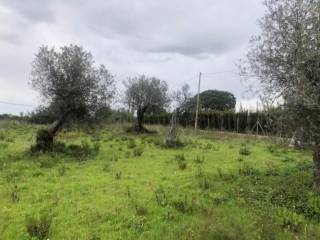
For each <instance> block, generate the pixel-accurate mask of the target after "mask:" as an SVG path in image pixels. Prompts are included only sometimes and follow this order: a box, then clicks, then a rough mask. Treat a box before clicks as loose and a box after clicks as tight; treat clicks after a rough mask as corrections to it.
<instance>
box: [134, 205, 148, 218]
mask: <svg viewBox="0 0 320 240" xmlns="http://www.w3.org/2000/svg"><path fill="white" fill-rule="evenodd" d="M135 210H136V214H137V215H138V216H145V215H147V213H148V209H147V208H146V207H145V206H144V205H142V204H138V203H136V204H135Z"/></svg>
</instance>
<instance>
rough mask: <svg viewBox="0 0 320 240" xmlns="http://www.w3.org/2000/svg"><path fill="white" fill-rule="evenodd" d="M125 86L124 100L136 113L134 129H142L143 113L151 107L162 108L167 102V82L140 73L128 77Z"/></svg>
mask: <svg viewBox="0 0 320 240" xmlns="http://www.w3.org/2000/svg"><path fill="white" fill-rule="evenodd" d="M125 86H126V91H125V102H127V103H128V105H129V106H131V108H132V109H133V110H135V111H136V114H137V122H136V123H135V125H134V129H135V130H136V131H137V132H141V131H143V130H144V128H143V117H144V114H145V113H146V112H147V111H150V110H152V109H163V108H165V107H166V106H167V104H168V103H169V97H168V86H167V83H166V82H165V81H161V80H159V79H157V78H154V77H151V78H149V77H146V76H144V75H141V76H139V77H135V78H130V79H129V80H128V81H127V82H126V83H125Z"/></svg>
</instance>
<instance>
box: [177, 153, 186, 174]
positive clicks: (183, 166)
mask: <svg viewBox="0 0 320 240" xmlns="http://www.w3.org/2000/svg"><path fill="white" fill-rule="evenodd" d="M175 160H176V161H177V163H178V167H179V169H181V170H184V169H186V168H187V163H186V159H185V157H184V154H183V153H182V154H176V155H175Z"/></svg>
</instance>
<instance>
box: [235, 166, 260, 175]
mask: <svg viewBox="0 0 320 240" xmlns="http://www.w3.org/2000/svg"><path fill="white" fill-rule="evenodd" d="M238 172H239V175H240V176H251V175H256V174H257V171H256V170H255V169H254V168H252V167H250V166H249V165H247V164H245V163H244V164H242V166H241V167H240V168H239V171H238Z"/></svg>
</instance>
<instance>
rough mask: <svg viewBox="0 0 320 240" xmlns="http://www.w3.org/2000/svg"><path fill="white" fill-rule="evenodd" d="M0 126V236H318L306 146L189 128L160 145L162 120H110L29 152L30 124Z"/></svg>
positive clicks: (319, 200) (317, 203) (318, 207)
mask: <svg viewBox="0 0 320 240" xmlns="http://www.w3.org/2000/svg"><path fill="white" fill-rule="evenodd" d="M0 124H1V125H0V239H59V240H61V239H90V240H94V239H227V240H233V239H240V240H241V239H320V225H319V219H320V196H318V195H316V194H315V193H313V192H312V156H311V153H310V152H308V151H296V150H291V149H288V148H286V147H283V146H281V144H279V143H277V144H276V143H275V141H274V140H272V139H256V138H254V137H250V136H235V135H232V134H226V133H224V134H223V133H218V132H200V133H199V134H198V135H197V136H195V135H194V134H193V132H192V131H190V130H181V133H180V139H181V141H182V143H183V144H184V145H183V146H182V147H180V148H177V149H168V148H165V147H164V144H163V142H164V140H165V135H166V129H165V128H161V127H152V128H153V129H154V130H157V132H158V133H157V134H151V135H150V134H149V135H133V134H128V133H125V132H124V131H123V127H121V126H116V125H113V126H105V127H103V128H99V129H98V130H96V131H84V130H76V131H75V130H74V131H63V132H62V133H61V134H60V135H59V136H58V138H57V140H58V141H59V142H60V143H59V144H57V146H56V151H55V152H54V153H50V154H37V153H31V152H30V146H31V144H33V143H34V138H35V133H36V131H37V129H39V128H40V126H35V125H29V124H23V123H14V122H4V123H0ZM150 128H151V127H150Z"/></svg>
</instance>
